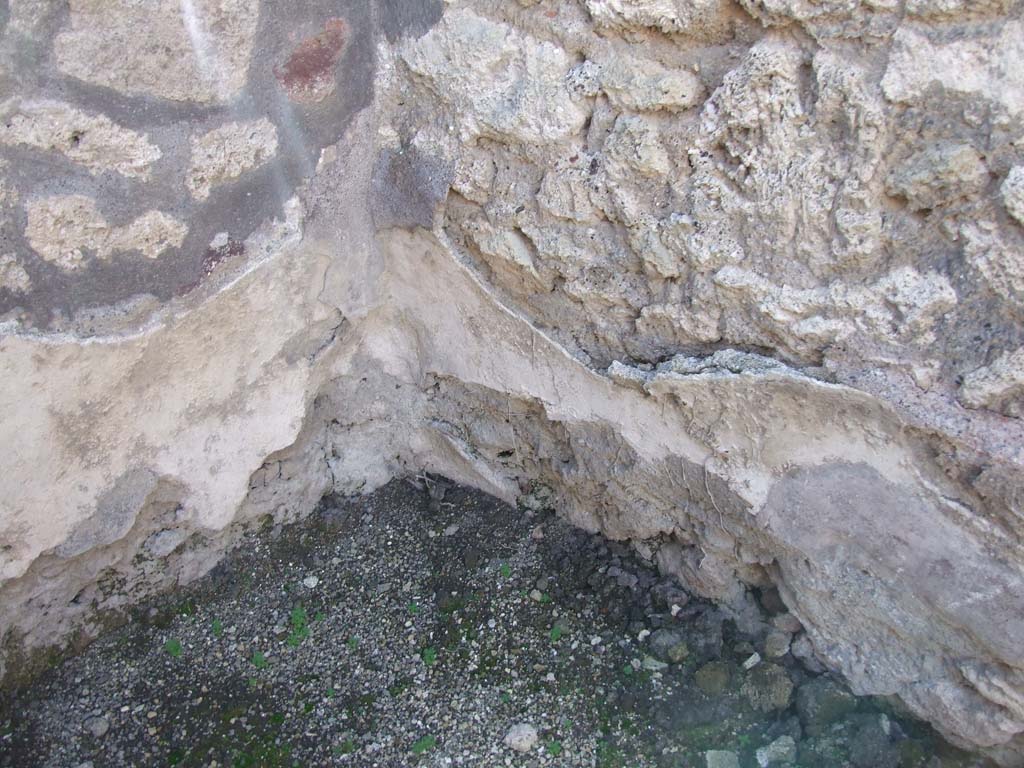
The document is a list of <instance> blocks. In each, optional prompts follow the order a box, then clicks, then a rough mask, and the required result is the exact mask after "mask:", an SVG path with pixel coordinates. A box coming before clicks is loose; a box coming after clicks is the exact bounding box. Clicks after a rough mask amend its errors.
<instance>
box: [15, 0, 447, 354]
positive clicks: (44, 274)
mask: <svg viewBox="0 0 1024 768" xmlns="http://www.w3.org/2000/svg"><path fill="white" fill-rule="evenodd" d="M6 13H7V3H6V2H4V3H3V4H2V6H0V20H2V19H4V18H5V17H6ZM439 14H440V3H439V2H390V1H388V2H381V0H342V1H341V2H339V1H338V0H298V1H296V2H291V3H288V4H287V5H286V6H281V5H278V4H276V3H270V2H264V3H262V6H261V14H260V20H259V26H258V30H257V35H256V41H255V44H254V50H253V55H252V58H251V61H250V65H249V72H248V82H247V85H246V86H245V88H244V89H243V90H242V92H241V93H240V95H239V96H238V97H237V98H236V99H235V100H234V101H233V102H231V103H229V104H226V105H223V106H207V105H197V104H183V103H178V102H171V101H166V100H163V99H159V98H156V97H128V96H124V95H122V94H119V93H117V92H115V91H113V90H110V89H107V88H102V87H97V86H92V85H89V84H86V83H83V82H81V81H78V80H75V79H74V78H70V77H67V76H65V75H63V74H62V73H61V72H59V71H58V70H57V69H56V66H55V65H54V64H53V62H52V60H51V57H50V56H49V53H48V52H49V50H50V47H51V45H52V40H53V37H54V36H55V35H56V34H57V33H58V32H59V31H60V30H61V28H62V25H64V24H66V23H67V13H66V12H61V13H56V12H54V13H53V14H51V15H50V18H49V19H48V21H47V24H46V25H44V26H45V29H44V31H43V35H44V39H40V40H38V41H36V42H35V43H34V44H33V45H31V46H27V44H26V42H25V40H24V39H19V40H16V41H12V40H5V41H0V45H4V47H5V48H6V49H7V51H8V52H9V56H8V58H9V60H10V61H12V62H13V63H14V64H15V66H16V68H17V70H18V71H17V72H15V78H14V82H15V83H16V85H15V90H16V92H17V93H18V95H20V96H22V97H23V98H32V99H40V98H42V99H53V100H58V101H62V102H66V103H68V104H70V105H72V106H74V107H75V108H77V109H80V110H82V111H83V112H87V113H92V114H97V113H102V114H104V115H106V116H108V117H109V118H110V119H111V120H113V121H115V122H117V123H118V124H120V125H122V126H123V127H125V128H129V129H131V130H134V131H137V132H139V133H141V134H145V135H146V136H147V137H148V139H149V141H150V142H152V143H154V144H156V145H157V146H159V148H160V150H161V153H162V157H161V158H160V159H159V160H158V161H156V162H155V163H154V164H153V166H152V171H151V174H150V177H149V179H147V180H140V179H128V178H125V177H123V176H121V175H120V174H117V173H115V172H104V173H99V174H96V175H94V174H92V173H90V172H89V170H88V169H86V168H84V167H82V166H80V165H76V164H75V163H74V162H72V161H70V160H68V159H67V158H65V157H64V156H63V155H61V154H59V153H56V152H48V151H41V150H37V149H33V148H29V147H3V148H0V158H3V159H4V160H6V161H7V163H8V165H7V168H6V169H5V174H6V177H7V183H8V186H9V187H11V188H13V189H14V190H15V191H16V193H17V196H18V198H19V199H18V203H17V204H16V205H13V206H11V205H9V206H8V207H7V209H6V210H0V252H3V253H13V254H15V255H16V256H17V257H18V260H19V263H20V264H21V265H22V266H23V267H24V269H25V270H26V271H27V272H28V274H29V277H30V279H31V283H32V288H31V291H30V292H29V293H28V294H27V295H15V294H11V293H10V292H8V291H5V290H2V289H0V317H3V316H7V317H14V318H17V319H18V320H19V322H20V323H21V324H22V325H23V327H27V328H35V329H38V330H48V331H72V332H75V333H77V334H81V335H86V336H87V335H90V334H93V333H96V332H99V331H98V327H97V326H94V325H93V324H92V323H91V322H90V321H89V319H88V318H90V317H92V318H96V317H99V316H102V315H104V314H110V315H117V314H118V312H119V310H118V309H117V308H118V307H123V306H124V305H125V304H126V302H130V301H131V300H133V299H135V298H138V297H142V296H147V297H152V298H153V299H155V300H156V304H154V305H153V306H158V305H162V304H164V303H166V302H168V301H170V300H172V299H174V298H175V297H181V296H185V295H188V294H189V293H190V292H192V291H194V290H195V289H196V288H197V287H198V286H200V285H201V284H202V283H203V282H204V281H206V280H208V279H211V278H212V277H215V275H216V273H217V271H218V266H219V265H220V264H221V262H224V261H227V260H228V259H232V260H236V261H237V260H240V259H244V258H247V257H249V255H247V254H245V252H244V248H242V247H241V243H242V242H243V241H244V240H245V239H246V238H247V237H248V236H249V235H250V234H251V233H252V232H253V231H255V230H256V229H258V228H259V227H260V226H261V224H263V223H264V222H267V221H268V220H271V219H274V218H278V219H281V218H283V216H284V212H283V205H284V203H285V202H286V201H287V200H289V199H290V198H292V197H293V196H295V195H296V194H298V195H299V196H300V197H301V195H302V187H303V184H304V182H305V181H306V180H307V179H309V178H310V177H311V176H312V175H313V172H314V169H315V168H316V164H317V160H318V158H319V155H320V152H321V150H322V149H323V148H325V147H327V146H330V145H332V144H335V143H336V142H338V141H339V140H341V139H342V137H343V136H344V134H345V131H346V130H347V129H348V127H349V126H350V125H351V123H352V120H353V118H354V116H355V115H356V114H357V113H358V112H359V111H360V110H362V109H364V108H366V107H367V106H369V104H370V103H371V101H372V98H373V80H374V73H375V68H376V62H375V42H376V40H377V39H378V36H379V35H380V34H385V35H386V36H387V37H388V39H396V38H397V36H400V35H401V34H402V32H403V31H404V30H409V31H410V32H412V33H416V32H422V31H424V30H425V29H426V28H428V26H429V24H431V23H433V21H436V18H437V17H438V16H439ZM139 34H140V37H144V36H145V34H146V33H145V30H140V31H139ZM140 42H144V41H141V40H140ZM29 68H34V69H33V70H32V71H25V72H22V71H21V70H22V69H29ZM283 75H284V76H283ZM303 78H305V81H303ZM311 94H312V96H311ZM263 117H265V118H267V119H268V120H270V121H271V122H272V123H273V124H274V126H275V127H276V129H277V134H278V153H277V155H276V156H275V157H274V158H273V159H272V160H271V161H270V162H267V163H265V164H264V165H262V166H260V167H259V168H256V169H254V170H251V171H249V172H247V173H245V174H243V175H242V176H241V177H240V178H238V179H236V180H234V181H232V182H227V183H224V184H223V185H221V186H217V187H215V188H214V189H213V190H212V191H211V194H210V195H209V197H208V198H207V199H205V200H201V201H197V200H194V199H193V198H192V196H191V195H190V194H189V192H188V190H187V188H186V187H185V179H186V176H187V173H188V169H189V165H190V158H191V141H192V139H193V138H194V137H197V136H201V135H203V134H205V133H207V132H208V131H211V130H213V129H215V128H217V127H219V126H221V125H224V124H226V123H230V122H236V121H237V122H244V121H249V120H256V119H259V118H263ZM68 194H81V195H85V196H88V197H91V198H94V199H95V200H96V203H97V208H98V209H99V210H100V211H101V212H102V214H103V216H104V218H105V219H106V221H107V222H108V223H109V224H110V225H111V226H112V227H114V226H123V225H125V224H128V223H130V222H132V221H134V220H135V219H136V218H138V217H139V216H141V215H143V214H144V213H146V212H147V211H151V210H157V211H161V212H163V213H165V214H167V215H170V216H173V217H174V218H176V219H178V220H180V221H182V222H184V223H185V224H187V226H188V228H189V231H188V235H187V237H186V239H185V241H184V243H183V244H182V246H181V247H180V248H176V249H169V250H166V251H164V252H163V254H161V255H160V257H159V258H157V259H147V258H145V257H144V256H143V255H142V254H139V253H135V252H128V253H117V254H114V255H113V256H112V257H111V258H109V259H98V258H95V254H90V253H88V251H86V254H87V260H86V264H85V266H83V267H82V268H79V269H77V270H73V271H64V270H62V269H60V268H59V267H57V266H56V265H54V264H52V263H49V262H46V261H44V260H43V259H42V258H40V257H39V256H38V255H37V254H36V253H35V252H34V251H33V250H32V249H31V248H30V247H29V245H28V243H27V242H26V240H25V238H24V235H23V233H24V231H25V226H26V219H27V215H26V212H25V208H24V205H25V203H26V202H27V201H30V200H32V199H34V198H39V197H45V196H49V195H68ZM224 232H226V233H227V234H228V237H229V239H230V241H231V243H232V244H233V246H232V248H231V249H230V253H228V255H227V257H226V258H221V256H222V255H223V254H219V253H214V256H215V257H216V258H211V251H216V249H211V245H210V243H211V241H212V240H213V239H214V238H215V237H216V236H217V235H218V234H220V233H224ZM108 308H109V309H110V312H109V313H108V312H107V311H106V310H107V309H108ZM129 322H130V323H137V322H139V318H138V317H135V318H134V319H133V320H131V321H129ZM104 325H108V324H106V323H105V324H104Z"/></svg>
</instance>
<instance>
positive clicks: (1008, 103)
mask: <svg viewBox="0 0 1024 768" xmlns="http://www.w3.org/2000/svg"><path fill="white" fill-rule="evenodd" d="M9 5H10V8H9V9H8V11H7V15H6V16H2V15H0V22H3V23H4V24H5V26H4V28H3V33H2V34H3V37H2V39H0V78H2V79H3V81H4V83H5V84H6V85H8V86H9V90H10V92H11V93H12V94H14V96H13V97H12V99H11V100H10V101H9V102H6V103H5V104H4V106H3V115H4V122H3V124H2V125H0V175H2V183H0V217H2V219H0V227H2V241H0V313H3V318H4V324H3V326H2V331H3V336H2V337H0V368H2V374H3V381H4V385H3V387H2V388H0V397H2V399H3V412H4V413H5V418H4V419H3V420H2V422H0V430H2V432H0V434H2V436H3V443H4V445H5V446H7V451H6V458H7V466H6V468H5V472H4V473H3V480H2V481H0V482H2V486H0V604H2V605H3V609H4V610H3V611H2V612H0V615H2V618H0V636H2V638H3V653H2V656H0V659H2V661H0V663H2V664H3V665H4V667H3V671H4V673H5V674H8V675H10V674H11V673H12V672H14V671H17V670H18V669H19V668H20V666H19V664H18V662H17V660H18V659H20V658H22V656H23V655H25V654H27V655H28V657H31V656H32V654H33V653H34V652H36V651H38V650H39V649H42V648H44V647H47V646H50V645H53V644H54V643H55V642H57V643H61V642H64V641H65V640H68V639H70V638H71V637H72V636H73V635H74V633H78V636H80V637H83V638H87V637H89V636H91V635H93V634H95V632H96V631H98V630H99V629H100V628H101V626H102V623H103V621H104V620H105V619H106V618H107V617H109V616H111V615H112V614H114V613H116V612H117V611H118V610H120V609H122V608H124V607H125V606H126V605H128V604H130V603H131V602H132V601H135V600H137V599H139V598H140V597H142V596H143V595H145V594H148V593H150V592H152V591H154V590H158V589H164V588H167V587H170V586H173V585H174V584H175V583H182V582H186V581H189V580H191V579H193V578H195V577H196V576H198V575H200V574H201V573H203V572H205V570H207V569H208V568H209V567H211V566H212V564H213V563H215V562H216V559H217V557H218V554H219V553H220V552H222V551H223V550H224V548H225V547H227V546H229V545H230V542H231V541H232V539H233V537H234V536H235V535H236V534H237V531H238V529H239V527H240V526H245V525H250V524H257V523H258V522H259V521H260V519H261V518H262V517H263V516H265V515H271V516H273V517H275V518H293V517H296V516H300V515H302V514H303V513H304V512H305V511H308V510H309V509H310V508H311V507H312V504H313V503H314V501H315V499H316V498H318V497H319V495H321V494H322V493H323V492H325V491H326V490H329V489H333V490H336V491H338V492H346V493H354V492H359V491H362V490H367V489H370V488H373V487H376V486H378V485H380V484H381V483H383V482H385V481H386V480H387V479H389V478H390V477H393V476H395V475H399V474H403V473H406V472H411V471H419V470H423V469H426V470H429V471H433V472H439V473H444V474H447V475H449V476H452V477H454V478H456V479H459V480H461V481H465V482H470V483H473V484H475V485H477V486H480V487H483V488H485V489H487V490H489V491H491V492H493V493H496V494H497V495H500V496H502V497H504V498H507V499H516V498H523V499H524V502H526V503H533V502H534V501H535V500H536V499H537V498H540V497H542V496H544V497H550V498H553V499H554V500H555V503H556V505H557V506H558V508H559V509H561V510H563V511H564V512H565V514H567V515H568V516H570V517H571V518H572V519H573V520H574V521H575V522H577V523H578V524H580V525H583V526H585V527H587V528H590V529H594V530H602V531H604V532H605V533H606V534H608V535H610V536H613V537H616V538H621V539H631V540H633V541H634V542H635V543H636V545H637V546H638V547H640V548H642V549H643V551H644V552H646V553H648V554H650V555H651V556H653V557H656V558H657V560H658V562H659V563H660V565H661V567H662V568H663V569H665V570H666V571H670V572H673V573H676V574H678V575H680V576H681V577H682V578H683V579H684V580H685V581H686V582H687V583H688V584H689V585H691V586H692V588H693V589H695V590H698V591H700V592H701V593H703V594H705V595H708V596H710V597H713V598H715V599H716V600H718V601H720V602H721V603H722V604H723V605H724V606H726V607H727V609H728V610H730V611H731V612H732V613H733V615H734V617H735V619H736V620H737V621H738V622H741V623H744V624H745V625H748V626H750V627H752V628H754V629H755V630H756V629H758V622H759V621H760V618H759V614H757V612H756V611H755V610H753V602H752V600H753V598H752V597H751V588H755V587H767V586H771V585H774V586H776V587H778V589H779V592H780V594H781V595H782V597H783V599H784V601H785V602H786V605H787V606H788V608H789V611H790V612H791V613H792V614H793V615H794V616H796V617H797V618H798V619H799V620H800V622H801V624H802V628H800V629H799V634H798V635H797V636H796V637H795V638H794V640H793V645H792V647H793V648H794V649H799V650H800V655H801V656H803V657H805V658H807V659H809V663H815V664H824V665H826V666H828V667H831V668H833V669H835V670H837V671H839V672H841V673H842V674H843V675H844V676H845V677H846V678H847V679H848V680H849V681H850V682H851V684H852V685H853V686H854V688H855V689H856V690H858V691H859V692H862V693H875V694H886V695H896V696H898V697H900V698H901V699H902V700H903V701H904V702H905V703H906V704H907V705H908V706H909V707H910V708H911V709H912V710H913V711H914V712H916V713H917V714H918V715H920V716H921V717H924V718H926V719H928V720H930V721H931V722H932V723H934V724H935V725H936V727H938V728H939V729H940V730H941V731H942V732H943V733H945V734H946V735H947V736H949V737H950V738H951V739H953V740H955V741H956V742H958V743H961V744H964V745H967V746H972V747H975V748H983V749H985V750H986V751H988V752H989V753H990V754H992V755H993V756H994V757H996V758H997V759H998V760H1000V761H1001V762H1002V763H1004V764H1006V765H1021V764H1024V643H1022V642H1021V640H1020V638H1021V637H1024V555H1022V547H1021V545H1022V539H1024V517H1022V499H1024V474H1022V471H1021V470H1022V465H1024V454H1022V450H1024V449H1022V446H1024V423H1022V422H1021V414H1022V413H1024V362H1022V355H1024V324H1022V322H1021V321H1022V311H1024V226H1022V224H1021V222H1022V219H1024V192H1022V190H1024V182H1022V179H1024V175H1022V172H1021V168H1024V149H1022V147H1024V144H1022V142H1024V115H1022V112H1024V95H1022V94H1024V81H1022V77H1024V68H1022V67H1021V66H1020V65H1019V61H1020V60H1021V59H1022V58H1024V56H1022V53H1024V51H1021V41H1022V40H1024V33H1022V22H1021V19H1020V16H1021V8H1020V5H1019V3H1016V2H1012V1H1010V0H999V1H998V2H986V3H958V2H926V1H924V0H920V1H915V2H906V3H886V2H873V3H856V2H847V3H805V2H760V1H759V0H743V1H742V2H740V3H738V4H730V3H724V2H718V1H717V0H712V1H710V2H697V3H693V2H679V1H677V0H585V2H584V1H582V0H581V1H580V2H565V1H563V2H554V0H539V1H538V0H520V1H519V2H518V4H513V3H497V2H490V1H489V0H462V1H461V2H450V3H447V4H446V5H444V6H443V7H442V5H441V3H439V2H436V3H435V2H427V1H424V2H392V1H391V0H349V2H345V3H341V4H340V5H339V4H338V3H336V2H327V1H326V0H322V1H321V0H307V1H306V2H302V3H298V4H295V7H291V5H289V8H288V10H287V12H285V11H284V10H282V9H281V8H279V7H278V5H276V4H272V3H267V2H263V3H259V2H257V1H256V0H248V1H247V2H200V0H195V1H194V2H182V3H170V2H168V3H147V4H145V8H143V5H142V4H137V3H131V2H84V0H83V2H72V3H71V4H70V5H69V6H68V7H67V8H60V9H58V8H56V7H55V6H51V5H50V4H45V3H36V2H26V1H24V0H22V1H20V2H11V3H10V4H9ZM140 15H145V17H146V23H145V24H140V23H139V17H140ZM111 35H113V36H114V37H117V36H120V37H122V38H123V37H125V36H130V37H132V38H133V43H134V44H131V45H127V44H126V45H118V46H110V45H106V43H105V42H104V45H103V48H102V51H101V52H100V51H99V49H98V48H97V46H99V45H100V43H101V42H103V41H106V40H107V39H108V37H109V36H111ZM134 38H138V39H137V41H136V40H134ZM119 39H120V38H119ZM101 53H102V55H100V54H101ZM770 629H771V627H767V626H765V627H763V630H764V631H765V632H768V631H769V630H770ZM794 652H795V651H794Z"/></svg>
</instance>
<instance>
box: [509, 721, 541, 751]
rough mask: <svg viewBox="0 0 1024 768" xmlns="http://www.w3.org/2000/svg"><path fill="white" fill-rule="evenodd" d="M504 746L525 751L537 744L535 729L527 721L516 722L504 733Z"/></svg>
mask: <svg viewBox="0 0 1024 768" xmlns="http://www.w3.org/2000/svg"><path fill="white" fill-rule="evenodd" d="M505 746H506V747H508V748H509V749H512V750H515V751H516V752H522V753H526V752H529V751H531V750H532V749H533V748H534V747H536V746H537V729H536V728H534V727H533V726H532V725H530V724H529V723H516V724H515V725H513V726H512V727H511V728H509V729H508V733H506V734H505Z"/></svg>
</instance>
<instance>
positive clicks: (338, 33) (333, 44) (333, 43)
mask: <svg viewBox="0 0 1024 768" xmlns="http://www.w3.org/2000/svg"><path fill="white" fill-rule="evenodd" d="M347 41H348V24H346V23H345V20H344V19H339V18H333V19H328V20H327V22H326V23H325V24H324V30H323V32H320V33H318V34H316V35H313V36H311V37H307V38H306V39H305V40H303V41H302V42H301V43H299V44H298V46H296V48H295V50H293V51H292V53H291V55H290V56H289V57H288V60H287V61H286V62H285V63H284V64H283V65H281V66H280V67H275V69H274V75H276V76H277V80H278V82H279V83H281V85H282V86H284V89H285V90H286V91H288V95H289V97H291V98H292V99H295V100H296V101H307V102H316V101H323V99H325V98H326V97H327V96H329V95H330V94H331V93H332V92H333V91H334V86H335V77H334V68H335V67H336V66H337V64H338V61H340V60H341V54H342V53H343V52H344V50H345V43H346V42H347Z"/></svg>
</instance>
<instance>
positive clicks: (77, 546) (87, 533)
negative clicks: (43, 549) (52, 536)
mask: <svg viewBox="0 0 1024 768" xmlns="http://www.w3.org/2000/svg"><path fill="white" fill-rule="evenodd" d="M157 481H158V478H157V476H156V474H154V473H153V472H152V471H150V470H148V469H136V470H132V471H129V472H127V473H125V474H124V475H122V476H121V477H120V478H118V480H117V481H116V482H115V483H114V485H113V486H112V487H111V488H110V490H108V491H107V492H106V493H104V494H103V495H101V496H100V497H99V498H98V499H97V500H96V510H95V512H93V514H91V515H90V516H89V517H87V518H86V519H85V520H83V521H82V522H80V523H79V524H78V525H76V526H75V528H74V529H73V530H72V531H71V533H70V534H69V535H68V537H67V539H65V540H64V542H63V543H61V544H60V545H59V546H57V547H56V548H55V549H54V554H56V555H57V556H58V557H63V558H69V557H75V556H76V555H80V554H82V553H83V552H88V551H89V550H91V549H94V548H96V547H103V546H106V545H107V544H112V543H114V542H115V541H118V540H119V539H122V538H124V537H125V536H126V535H127V534H128V531H130V530H131V529H132V526H133V525H134V524H135V519H136V518H137V517H138V515H139V511H140V510H141V509H142V508H143V506H145V503H146V498H147V497H148V496H149V495H150V494H151V493H152V492H153V490H154V489H155V488H156V487H157Z"/></svg>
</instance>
